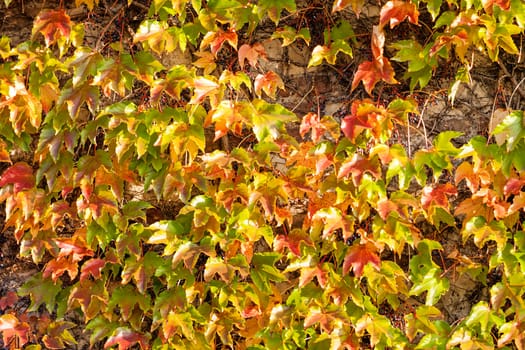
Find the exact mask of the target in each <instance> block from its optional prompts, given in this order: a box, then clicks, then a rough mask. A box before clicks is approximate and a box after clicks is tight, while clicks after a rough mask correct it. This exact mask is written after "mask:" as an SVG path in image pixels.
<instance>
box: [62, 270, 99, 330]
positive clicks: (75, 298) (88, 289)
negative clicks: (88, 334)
mask: <svg viewBox="0 0 525 350" xmlns="http://www.w3.org/2000/svg"><path fill="white" fill-rule="evenodd" d="M107 303H108V291H107V287H106V286H105V285H104V282H103V281H102V280H97V281H91V280H84V281H83V282H82V283H76V284H75V285H74V286H73V287H72V289H71V292H70V293H69V298H68V301H67V304H68V308H70V309H72V308H75V307H78V306H80V309H81V310H82V313H83V315H84V319H85V320H86V321H88V320H90V319H92V318H93V317H95V316H96V315H98V314H99V313H100V311H101V310H105V309H106V305H107ZM77 305H78V306H77Z"/></svg>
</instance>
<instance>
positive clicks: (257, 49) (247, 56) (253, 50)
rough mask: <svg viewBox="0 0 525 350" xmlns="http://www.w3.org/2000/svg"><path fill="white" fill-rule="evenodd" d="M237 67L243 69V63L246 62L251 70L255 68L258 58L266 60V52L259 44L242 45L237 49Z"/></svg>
mask: <svg viewBox="0 0 525 350" xmlns="http://www.w3.org/2000/svg"><path fill="white" fill-rule="evenodd" d="M238 54H239V65H240V66H241V69H242V68H244V62H245V61H246V60H248V64H249V65H250V66H252V67H253V68H256V67H257V63H258V60H259V57H260V58H264V59H266V51H265V50H264V46H262V44H261V43H255V44H253V45H251V46H250V45H248V44H244V45H242V46H241V47H240V48H239V52H238Z"/></svg>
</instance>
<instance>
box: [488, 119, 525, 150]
mask: <svg viewBox="0 0 525 350" xmlns="http://www.w3.org/2000/svg"><path fill="white" fill-rule="evenodd" d="M493 134H494V135H498V134H504V135H505V136H506V141H507V151H508V152H510V151H512V150H513V149H514V147H516V144H517V143H518V142H519V141H520V140H521V139H523V137H525V130H524V127H523V111H513V112H511V113H509V115H508V116H506V117H505V119H503V121H502V122H501V123H500V124H498V125H497V126H496V128H495V129H494V131H493Z"/></svg>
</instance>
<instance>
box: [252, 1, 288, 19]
mask: <svg viewBox="0 0 525 350" xmlns="http://www.w3.org/2000/svg"><path fill="white" fill-rule="evenodd" d="M258 6H259V7H260V8H261V10H262V11H264V12H265V13H267V14H268V17H270V19H271V20H272V21H273V22H274V23H275V24H277V23H278V22H279V19H280V18H281V12H282V11H283V9H286V10H288V11H289V12H291V13H293V12H295V10H296V5H295V0H259V2H258Z"/></svg>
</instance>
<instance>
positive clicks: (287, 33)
mask: <svg viewBox="0 0 525 350" xmlns="http://www.w3.org/2000/svg"><path fill="white" fill-rule="evenodd" d="M299 38H300V39H303V40H304V42H305V43H306V44H307V45H310V40H311V39H312V38H311V35H310V31H309V30H308V28H301V29H300V30H299V31H297V30H296V29H295V28H292V27H290V26H284V27H283V28H277V29H276V30H275V32H274V33H273V34H272V39H283V45H282V46H283V47H284V46H288V45H290V44H291V43H293V42H294V41H296V40H297V39H299Z"/></svg>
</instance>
